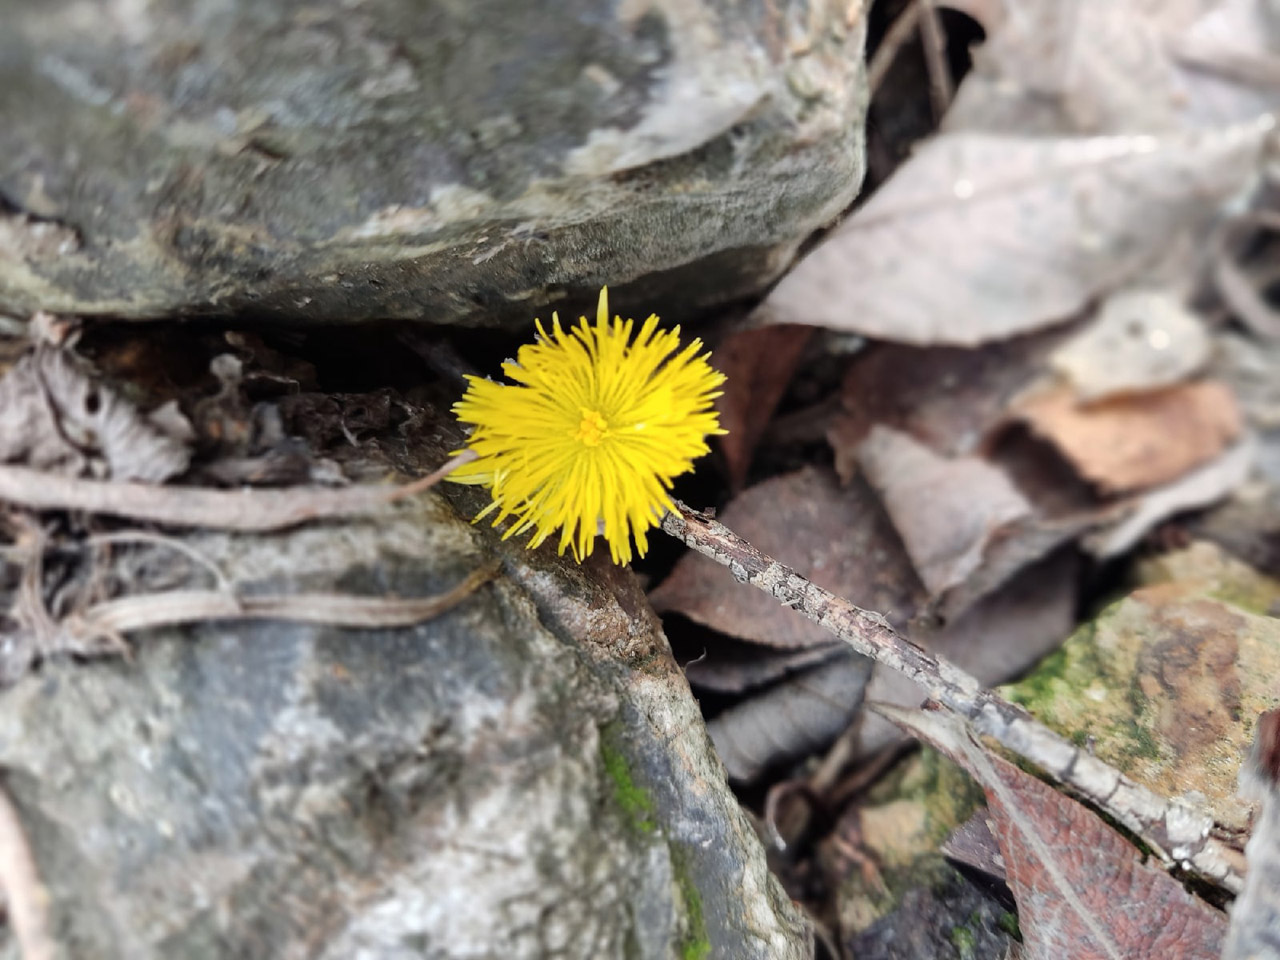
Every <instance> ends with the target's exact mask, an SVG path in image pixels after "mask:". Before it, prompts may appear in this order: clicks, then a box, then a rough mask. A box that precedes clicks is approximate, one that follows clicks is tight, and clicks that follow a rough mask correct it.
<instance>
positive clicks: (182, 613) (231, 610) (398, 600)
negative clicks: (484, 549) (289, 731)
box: [58, 563, 498, 648]
mask: <svg viewBox="0 0 1280 960" xmlns="http://www.w3.org/2000/svg"><path fill="white" fill-rule="evenodd" d="M497 572H498V566H497V565H496V564H493V563H491V564H487V565H485V566H483V567H481V568H479V569H478V570H475V571H474V572H472V573H471V574H469V575H468V576H467V577H466V578H465V579H464V580H463V581H462V582H461V583H460V584H458V585H457V586H456V587H454V588H453V589H452V590H449V591H448V592H446V593H443V594H440V595H439V596H435V597H357V596H351V595H346V594H335V593H296V594H287V595H269V596H254V597H237V596H235V595H234V594H230V593H226V592H223V591H219V590H168V591H165V592H163V593H153V594H146V595H143V596H132V597H119V598H117V599H114V600H107V601H104V602H102V603H97V604H94V605H93V606H91V607H89V608H88V609H86V610H84V611H83V612H81V613H78V614H73V615H71V616H68V617H66V618H64V619H63V620H62V622H61V623H60V624H59V625H58V628H59V629H60V630H62V631H63V632H64V633H66V634H67V635H68V639H69V640H71V641H72V642H73V643H74V644H76V645H77V646H79V647H82V648H83V647H84V646H87V645H89V644H91V643H93V642H94V641H96V640H98V639H99V638H104V637H107V638H109V637H115V636H121V635H123V634H126V633H129V632H131V631H134V630H146V629H149V628H153V627H165V626H173V625H175V624H179V623H193V622H196V621H203V620H289V621H293V622H295V623H318V624H325V625H330V626H337V627H355V628H366V629H373V628H379V627H407V626H412V625H414V624H417V623H422V622H423V621H425V620H430V619H432V618H433V617H437V616H439V615H440V614H442V613H444V612H446V611H447V610H450V609H451V608H453V607H455V606H457V605H458V604H459V603H460V602H461V601H462V600H464V599H466V598H467V597H469V596H470V595H471V594H473V593H474V592H475V591H476V590H477V589H478V588H479V587H481V586H483V585H484V584H486V583H488V582H489V581H490V580H492V579H493V578H494V576H495V575H496V574H497Z"/></svg>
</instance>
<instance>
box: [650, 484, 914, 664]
mask: <svg viewBox="0 0 1280 960" xmlns="http://www.w3.org/2000/svg"><path fill="white" fill-rule="evenodd" d="M720 520H721V521H722V522H723V523H725V524H726V525H727V526H729V527H730V528H731V529H733V530H734V531H735V532H736V533H737V534H738V535H739V536H741V537H743V538H744V539H746V540H747V541H749V542H750V543H752V544H753V545H754V546H755V547H756V548H757V549H760V550H763V551H764V552H766V553H768V554H770V555H771V556H773V557H775V558H776V559H777V560H778V561H779V562H781V563H784V564H786V565H787V566H789V567H793V568H794V569H795V570H797V571H798V572H799V573H801V574H803V575H804V576H807V577H808V578H809V579H811V580H812V581H813V582H814V583H816V584H818V585H819V586H822V587H826V588H827V589H828V590H831V591H832V592H834V593H836V594H839V595H840V596H842V597H845V598H846V599H848V600H850V601H852V602H853V603H856V604H858V605H859V606H862V607H866V608H867V609H870V610H876V611H879V612H880V613H883V614H884V615H885V616H886V617H888V618H889V620H890V622H891V623H893V624H895V625H896V626H898V627H902V626H904V625H905V623H906V621H907V620H908V619H909V618H910V617H911V616H912V615H913V614H914V613H915V611H916V610H917V609H918V608H919V606H920V604H921V602H922V601H923V600H924V590H923V588H922V587H921V585H920V583H919V581H918V580H917V579H916V575H915V572H914V571H913V570H912V568H911V563H910V561H909V560H908V559H907V556H906V554H905V553H904V552H903V550H902V545H901V544H900V543H899V541H898V537H897V534H895V533H894V531H893V526H892V525H891V524H890V523H889V519H888V517H886V516H885V515H884V511H883V510H882V509H881V507H880V504H879V502H878V501H877V500H876V497H875V494H874V493H872V492H871V490H870V489H868V488H867V487H866V485H865V484H861V483H854V484H852V485H851V486H849V487H848V488H846V489H841V488H840V487H839V485H838V484H837V483H836V480H835V477H833V476H831V475H830V473H828V472H827V471H824V470H819V469H816V468H813V467H806V468H805V469H803V470H798V471H796V472H795V473H789V474H784V475H783V476H779V477H773V478H771V479H769V480H766V481H764V482H763V483H759V484H756V485H755V486H753V487H748V488H747V489H746V490H744V491H743V492H742V493H740V494H738V496H736V497H734V498H733V500H732V501H730V503H729V505H728V506H727V507H726V508H725V509H724V511H723V513H722V515H721V517H720ZM650 600H651V601H652V602H653V605H654V608H655V609H657V610H658V611H659V612H669V613H679V614H683V615H684V616H686V617H688V618H689V619H690V620H694V621H696V622H697V623H701V624H703V625H704V626H708V627H711V628H712V629H713V630H719V631H720V632H721V633H727V634H729V635H730V636H733V637H739V638H741V639H743V640H750V641H753V642H755V643H762V644H766V645H768V646H773V647H812V646H820V645H822V646H825V645H826V644H828V643H830V641H831V635H830V634H829V633H828V632H827V631H826V630H824V629H823V628H822V627H820V626H818V625H817V624H816V623H812V622H811V621H809V620H807V619H805V617H804V616H803V615H802V614H800V613H797V612H796V611H795V610H790V609H788V608H786V607H784V606H781V605H779V603H778V602H777V601H776V600H775V599H774V598H773V597H771V596H768V595H767V594H765V593H762V592H761V591H759V590H749V589H746V588H744V587H743V586H742V584H740V583H738V582H737V581H736V580H734V578H733V576H732V574H730V572H729V571H728V570H726V569H725V568H724V567H722V566H720V565H719V564H717V563H715V561H713V560H709V559H707V558H706V557H703V556H701V555H699V554H696V553H692V552H691V553H689V554H687V555H686V556H684V557H682V558H681V559H680V562H679V563H677V564H676V567H675V569H674V570H673V571H672V572H671V575H670V576H669V577H667V579H666V580H664V581H663V582H662V583H661V584H660V585H659V586H658V587H657V588H656V589H655V590H654V591H653V592H652V593H651V594H650Z"/></svg>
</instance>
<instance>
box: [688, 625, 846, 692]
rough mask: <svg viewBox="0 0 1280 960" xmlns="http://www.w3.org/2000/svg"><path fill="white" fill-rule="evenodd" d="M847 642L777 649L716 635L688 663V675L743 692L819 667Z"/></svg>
mask: <svg viewBox="0 0 1280 960" xmlns="http://www.w3.org/2000/svg"><path fill="white" fill-rule="evenodd" d="M844 650H845V647H844V644H842V643H839V642H833V643H829V644H826V645H825V646H816V647H799V648H794V649H793V648H789V647H788V648H783V649H775V648H773V647H761V646H760V645H759V644H755V643H742V642H739V641H735V640H730V639H729V638H727V637H716V638H715V642H714V644H713V645H712V646H710V647H708V648H707V649H705V650H703V652H702V655H701V656H700V657H698V659H696V660H692V661H690V662H689V663H687V664H685V667H684V675H685V678H686V679H687V680H688V681H689V682H690V683H691V684H693V685H694V686H695V687H700V688H702V689H704V690H714V691H716V692H717V693H743V692H745V691H747V690H750V689H752V688H754V687H762V686H765V685H767V684H770V683H774V682H776V681H778V680H781V679H783V678H784V677H787V676H791V675H793V674H796V673H799V672H800V671H801V670H807V669H809V668H810V667H816V666H818V665H819V664H821V663H824V662H826V661H827V660H831V659H833V658H834V657H837V656H839V655H840V654H841V653H843V652H844Z"/></svg>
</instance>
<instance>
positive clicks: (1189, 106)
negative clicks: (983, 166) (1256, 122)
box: [945, 0, 1276, 134]
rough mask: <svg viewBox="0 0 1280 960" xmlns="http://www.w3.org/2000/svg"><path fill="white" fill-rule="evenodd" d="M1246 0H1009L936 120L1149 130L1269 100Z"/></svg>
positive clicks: (1266, 34)
mask: <svg viewBox="0 0 1280 960" xmlns="http://www.w3.org/2000/svg"><path fill="white" fill-rule="evenodd" d="M1264 7H1265V4H1262V3H1257V2H1255V0H1228V2H1221V0H1159V2H1151V0H1109V2H1107V3H1075V4H1063V3H1061V2H1059V0H1018V4H1017V15H1016V16H1009V17H1005V18H1002V19H1001V20H1000V22H998V23H996V24H995V27H994V29H990V30H988V40H987V42H986V43H985V44H984V45H983V46H982V47H981V48H980V49H979V50H978V52H977V54H976V57H975V60H976V61H977V62H978V64H980V66H979V68H978V69H975V70H974V71H973V72H972V73H971V74H970V75H969V76H968V77H966V79H965V82H964V83H963V84H962V85H961V88H960V90H959V91H958V94H957V96H956V99H955V102H954V103H953V105H952V109H951V111H950V112H949V114H948V116H947V117H946V118H945V127H946V129H951V130H955V129H971V130H972V129H981V130H990V131H994V130H1016V131H1028V130H1036V131H1041V132H1043V133H1046V134H1047V133H1076V132H1079V133H1131V132H1134V131H1138V132H1141V133H1157V132H1162V131H1169V130H1176V129H1189V128H1193V127H1196V126H1204V125H1208V124H1222V123H1227V122H1235V121H1239V120H1244V119H1247V118H1250V117H1256V116H1259V115H1260V114H1263V113H1265V112H1267V111H1268V110H1270V109H1273V108H1274V106H1275V104H1276V96H1275V94H1276V90H1275V77H1276V66H1275V63H1274V40H1273V36H1274V32H1273V31H1271V30H1268V29H1267V27H1268V26H1269V24H1267V23H1266V13H1265V12H1264Z"/></svg>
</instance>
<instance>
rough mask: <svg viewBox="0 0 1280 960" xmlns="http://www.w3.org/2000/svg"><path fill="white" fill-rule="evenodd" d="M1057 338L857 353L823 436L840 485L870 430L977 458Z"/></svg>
mask: <svg viewBox="0 0 1280 960" xmlns="http://www.w3.org/2000/svg"><path fill="white" fill-rule="evenodd" d="M1060 340H1061V335H1060V334H1058V333H1044V334H1035V335H1032V336H1026V337H1017V338H1015V339H1013V340H1007V341H1003V342H1000V343H990V344H987V345H986V346H984V347H983V348H982V349H981V350H967V349H962V348H958V347H912V346H907V345H904V344H897V343H884V344H875V345H873V346H872V347H871V348H870V349H868V350H865V351H863V352H862V353H860V354H859V355H858V356H856V357H855V358H854V359H853V362H852V363H850V365H849V368H848V370H847V372H846V373H845V377H844V381H843V383H842V385H841V389H840V403H841V407H842V408H843V410H842V413H841V414H840V415H839V416H838V417H837V418H836V419H835V421H834V422H833V423H832V426H831V428H830V429H829V430H828V432H827V440H828V442H829V443H830V444H831V449H832V450H833V451H834V452H835V457H836V472H837V473H838V474H839V475H840V479H841V480H843V481H844V482H846V483H848V482H849V480H850V478H851V477H853V475H854V474H855V473H856V472H857V456H858V447H860V446H861V445H862V442H863V441H864V440H865V439H866V438H867V435H868V434H869V433H870V432H871V428H872V427H874V426H875V425H876V424H882V425H884V426H886V427H893V428H894V429H896V430H902V431H905V432H906V433H909V434H911V435H912V436H914V437H915V438H916V439H917V440H920V441H921V442H922V443H926V444H928V445H929V446H930V447H932V448H933V449H934V450H936V451H938V452H939V453H941V454H946V455H947V456H953V457H954V456H968V455H970V454H973V453H977V452H980V451H981V449H982V448H983V446H984V445H985V444H986V442H987V440H988V439H989V436H990V434H991V432H992V430H993V429H995V428H996V427H997V426H999V425H1000V423H1001V422H1002V421H1003V419H1004V417H1005V408H1006V407H1007V406H1008V404H1009V402H1010V401H1011V400H1012V399H1013V398H1014V397H1015V396H1017V395H1018V394H1019V393H1020V392H1022V390H1023V389H1024V388H1025V387H1027V386H1028V385H1029V384H1030V383H1031V382H1032V381H1033V380H1035V378H1036V377H1037V376H1039V371H1040V367H1041V366H1042V365H1043V363H1044V358H1045V357H1046V356H1047V355H1048V353H1049V351H1050V350H1051V349H1052V348H1053V346H1054V345H1056V344H1057V343H1058V342H1059V341H1060Z"/></svg>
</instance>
